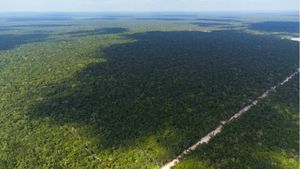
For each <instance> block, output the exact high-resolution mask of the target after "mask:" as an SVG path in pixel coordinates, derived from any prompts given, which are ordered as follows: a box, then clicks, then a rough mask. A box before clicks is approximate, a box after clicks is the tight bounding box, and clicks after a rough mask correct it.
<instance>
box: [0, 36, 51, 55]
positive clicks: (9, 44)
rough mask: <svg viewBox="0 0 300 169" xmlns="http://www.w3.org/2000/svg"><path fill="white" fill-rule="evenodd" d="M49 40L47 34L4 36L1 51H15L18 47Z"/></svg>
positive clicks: (0, 46) (0, 44)
mask: <svg viewBox="0 0 300 169" xmlns="http://www.w3.org/2000/svg"><path fill="white" fill-rule="evenodd" d="M47 38H48V35H47V34H45V33H33V34H20V35H18V34H3V35H0V51H1V50H9V49H13V48H15V47H16V46H18V45H22V44H26V43H33V42H42V41H45V40H46V39H47Z"/></svg>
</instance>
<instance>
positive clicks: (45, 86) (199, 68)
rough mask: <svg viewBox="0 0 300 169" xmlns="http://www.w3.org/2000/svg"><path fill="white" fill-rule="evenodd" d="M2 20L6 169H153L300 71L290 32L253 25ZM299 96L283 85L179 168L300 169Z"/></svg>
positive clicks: (1, 154) (0, 86) (1, 162)
mask: <svg viewBox="0 0 300 169" xmlns="http://www.w3.org/2000/svg"><path fill="white" fill-rule="evenodd" d="M285 17H286V18H285ZM285 17H283V18H284V19H285V20H289V19H290V18H289V16H285ZM265 18H268V16H262V17H261V18H259V19H257V20H254V21H255V22H257V23H261V22H263V21H264V20H265ZM260 19H261V20H260ZM0 21H1V22H0V168H1V169H2V168H3V169H13V168H20V169H23V168H26V169H30V168H32V169H38V168H41V169H43V168H54V169H60V168H61V169H64V168H66V169H70V168H71V169H73V168H74V169H81V168H82V169H86V168H99V169H106V168H107V169H109V168H116V169H118V168H120V169H124V168H125V169H127V168H128V169H142V168H147V169H148V168H150V169H152V168H153V169H158V168H160V167H161V166H162V165H163V164H165V163H166V162H168V161H169V160H170V159H172V158H174V157H176V156H177V155H178V154H179V153H181V152H182V150H183V149H184V148H186V147H188V146H190V145H191V144H193V143H195V142H196V141H197V140H198V138H199V137H202V136H204V135H206V134H207V133H208V132H210V131H211V130H212V129H214V128H215V127H216V126H218V125H219V123H220V121H222V120H224V119H228V118H229V117H231V116H232V115H233V114H234V113H235V112H237V111H238V110H240V109H241V108H243V107H244V106H245V105H247V104H249V103H250V102H251V100H253V99H255V98H257V97H258V96H260V95H261V94H262V93H263V92H264V91H266V90H267V89H269V88H270V87H272V86H274V85H276V84H278V83H280V82H282V81H283V80H284V79H285V78H286V77H287V76H289V75H290V74H291V73H293V72H295V71H296V70H297V68H298V67H299V64H298V63H299V58H298V56H299V43H298V42H296V41H291V40H289V39H287V38H286V37H291V36H294V33H293V32H292V33H291V32H283V33H282V34H276V35H274V34H272V32H260V31H259V30H253V29H255V28H253V27H251V26H250V27H248V26H249V25H251V23H252V22H254V21H253V18H251V17H250V18H245V17H244V18H234V19H224V18H215V17H214V16H212V17H206V18H204V17H203V16H199V17H197V16H189V15H184V16H178V15H177V16H167V17H164V16H147V15H145V16H123V17H121V16H102V15H101V16H98V15H96V16H91V17H86V18H76V17H75V16H61V17H58V16H56V15H55V16H44V17H39V16H38V17H28V18H27V17H11V18H5V17H3V18H2V17H0ZM224 25H225V26H224ZM271 26H273V25H271ZM275 26H277V25H275ZM297 80H298V79H297ZM298 94H299V90H298V83H297V81H296V80H293V81H290V82H288V84H287V85H286V86H282V87H281V88H280V89H278V92H277V91H276V93H274V94H272V95H271V96H269V97H268V98H267V99H266V100H263V101H262V102H261V103H260V104H259V105H257V107H255V108H253V110H251V111H250V112H249V113H247V115H245V116H244V117H242V118H241V119H240V120H238V121H236V122H233V123H230V124H228V126H227V125H226V126H225V129H224V131H223V132H222V133H221V134H220V135H218V136H217V137H216V138H215V139H214V140H212V142H211V143H209V144H207V145H204V146H201V147H199V149H197V151H196V152H193V153H192V154H191V155H189V156H187V157H186V158H184V159H183V161H182V163H179V164H178V166H176V167H177V168H259V166H263V167H262V168H276V167H277V168H280V169H281V168H282V169H283V168H291V169H295V168H298V167H299V164H298V162H297V159H298V157H299V149H298V143H299V140H298V136H299V135H298V133H299V131H298V123H299V121H297V120H298V118H297V114H298V113H299V112H298V107H299V105H298V100H297V97H296V96H297V95H298Z"/></svg>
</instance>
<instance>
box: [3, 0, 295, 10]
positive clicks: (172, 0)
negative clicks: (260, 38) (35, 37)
mask: <svg viewBox="0 0 300 169" xmlns="http://www.w3.org/2000/svg"><path fill="white" fill-rule="evenodd" d="M0 4H1V5H0V12H9V11H13V12H16V11H19V12H26V11H27V12H76V11H77V12H111V11H112V12H116V11H121V12H122V11H123V12H125V11H129V12H139V11H166V12H168V11H169V12H172V11H174V12H175V11H190V12H201V11H296V10H297V11H298V10H299V9H298V7H299V1H298V0H0Z"/></svg>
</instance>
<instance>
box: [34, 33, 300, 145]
mask: <svg viewBox="0 0 300 169" xmlns="http://www.w3.org/2000/svg"><path fill="white" fill-rule="evenodd" d="M102 31H103V30H101V31H100V32H102ZM113 32H114V31H113ZM85 33H86V31H80V33H75V34H85ZM88 33H90V32H88ZM92 33H95V32H93V31H92ZM127 38H131V39H135V40H136V41H134V42H131V43H125V44H118V45H113V46H110V47H108V48H106V49H104V50H103V51H102V56H105V57H106V59H107V62H105V63H98V64H91V65H89V66H87V67H86V68H85V69H84V70H82V71H81V72H79V73H78V74H77V75H76V76H75V77H74V79H73V80H72V81H64V82H61V83H60V84H55V85H54V87H51V88H49V89H48V90H49V93H48V94H47V95H46V96H44V97H45V98H46V99H44V100H43V101H42V102H40V103H39V104H38V105H36V107H34V108H33V110H32V114H31V117H32V118H44V117H49V118H50V119H52V121H53V124H65V123H70V124H78V126H80V125H88V126H92V128H93V130H91V131H85V132H84V133H83V135H86V136H99V135H100V136H101V144H103V145H104V146H106V147H107V148H111V147H114V146H120V145H124V144H126V145H132V144H134V141H135V140H137V139H138V138H140V137H147V136H150V135H156V134H159V133H160V132H161V131H164V130H167V129H171V130H174V131H176V135H178V140H174V144H173V145H172V144H171V145H170V144H169V143H168V142H166V143H164V142H163V139H166V138H165V137H166V136H162V137H161V139H162V140H160V141H159V142H160V143H161V144H162V145H163V146H165V147H171V149H177V150H178V149H181V148H182V147H186V146H187V145H190V144H191V143H192V142H193V141H194V140H195V139H197V138H198V136H199V135H201V134H206V132H208V131H209V130H210V129H211V128H213V127H214V126H216V125H217V124H218V123H219V121H220V120H221V119H224V118H225V117H228V116H230V115H232V114H233V113H234V112H235V111H236V110H238V109H239V108H240V107H241V106H242V105H243V104H245V103H247V102H248V101H249V99H251V98H255V97H257V96H258V95H259V94H260V93H261V92H262V91H263V90H264V89H266V88H269V87H270V86H271V85H273V84H274V83H277V82H279V81H281V80H282V79H283V78H285V77H286V76H287V75H288V74H289V73H290V72H292V71H294V69H296V68H297V66H298V65H297V63H298V62H297V61H298V52H297V51H298V47H297V46H298V44H297V43H293V42H290V41H285V40H281V39H276V38H272V37H269V36H256V35H251V34H246V33H242V32H234V31H219V32H212V33H202V32H193V31H178V32H147V33H137V34H133V35H127ZM237 46H238V47H237ZM266 51H267V52H266ZM268 52H269V53H268ZM246 65H247V66H246ZM266 77H268V79H266Z"/></svg>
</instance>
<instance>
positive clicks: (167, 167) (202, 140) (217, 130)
mask: <svg viewBox="0 0 300 169" xmlns="http://www.w3.org/2000/svg"><path fill="white" fill-rule="evenodd" d="M298 73H299V69H298V70H297V71H296V72H294V73H292V74H291V75H290V76H288V77H287V78H286V79H285V80H284V81H282V82H281V83H279V84H277V85H275V86H273V87H271V88H270V89H269V90H267V91H265V92H264V93H263V94H262V95H261V96H259V97H258V98H257V99H256V100H254V101H252V102H251V103H250V104H249V105H248V106H246V107H244V108H242V109H241V110H240V111H239V112H237V113H235V114H234V115H233V116H232V117H231V118H229V119H228V120H226V121H221V124H220V125H219V126H218V127H217V128H215V129H214V130H213V131H211V132H210V133H208V134H207V135H206V136H204V137H202V138H200V140H199V141H198V142H196V143H195V144H193V145H192V146H190V147H188V148H187V149H185V150H184V151H183V152H182V153H181V154H179V155H178V156H177V157H176V158H175V159H173V160H172V161H170V162H169V163H167V164H165V165H164V166H163V167H161V169H170V168H171V167H173V166H175V165H176V164H177V163H179V161H180V159H181V158H182V157H183V156H184V155H187V154H189V153H190V152H191V151H194V150H195V149H196V148H197V147H198V146H199V145H201V144H203V143H208V142H209V141H210V140H211V139H212V138H214V137H215V136H216V135H217V134H218V133H220V132H221V131H222V129H223V126H224V125H225V124H227V123H229V122H231V121H233V120H235V119H237V118H239V117H240V116H241V115H243V114H244V113H246V112H247V111H248V110H249V109H250V108H251V107H253V106H255V105H256V104H257V103H258V101H259V100H260V99H263V98H265V97H267V96H268V95H269V94H270V92H271V91H274V90H275V89H276V88H277V87H279V86H283V85H284V84H286V83H287V82H288V81H289V80H291V79H292V78H293V77H294V76H296V75H297V74H298Z"/></svg>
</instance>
